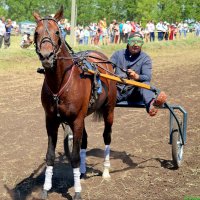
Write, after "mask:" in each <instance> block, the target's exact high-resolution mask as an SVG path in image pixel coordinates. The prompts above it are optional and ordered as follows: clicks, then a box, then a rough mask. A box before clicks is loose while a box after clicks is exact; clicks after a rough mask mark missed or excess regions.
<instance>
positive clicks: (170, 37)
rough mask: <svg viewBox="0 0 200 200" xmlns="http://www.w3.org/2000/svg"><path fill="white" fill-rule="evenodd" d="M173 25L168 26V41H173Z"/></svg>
mask: <svg viewBox="0 0 200 200" xmlns="http://www.w3.org/2000/svg"><path fill="white" fill-rule="evenodd" d="M174 31H175V24H171V25H170V26H169V40H173V39H174Z"/></svg>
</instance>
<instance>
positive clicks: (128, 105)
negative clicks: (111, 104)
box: [116, 101, 188, 145]
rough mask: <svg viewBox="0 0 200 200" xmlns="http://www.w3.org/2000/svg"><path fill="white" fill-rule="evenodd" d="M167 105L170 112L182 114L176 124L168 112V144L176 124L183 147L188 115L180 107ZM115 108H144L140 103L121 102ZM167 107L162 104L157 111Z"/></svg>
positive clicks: (170, 141) (170, 142) (142, 103)
mask: <svg viewBox="0 0 200 200" xmlns="http://www.w3.org/2000/svg"><path fill="white" fill-rule="evenodd" d="M167 105H168V107H169V108H170V109H171V110H172V111H174V110H179V111H180V112H181V113H182V121H178V122H177V121H176V119H175V117H174V115H173V114H172V112H170V110H169V112H170V117H169V136H170V139H169V144H172V132H173V128H174V123H177V125H178V123H179V125H180V128H181V130H179V133H180V135H181V137H182V139H183V145H184V144H185V143H186V138H187V133H186V130H187V118H188V114H187V112H186V110H185V109H184V108H183V107H182V106H180V105H170V104H167ZM116 107H124V108H145V104H144V102H142V101H140V102H128V101H121V102H119V103H117V104H116ZM168 107H167V106H166V105H165V104H164V105H163V107H161V108H159V109H168ZM174 114H175V113H174ZM175 116H176V115H175Z"/></svg>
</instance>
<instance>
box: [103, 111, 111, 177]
mask: <svg viewBox="0 0 200 200" xmlns="http://www.w3.org/2000/svg"><path fill="white" fill-rule="evenodd" d="M113 117H114V111H112V112H105V113H104V123H105V128H104V132H103V138H104V144H105V150H104V164H103V165H104V169H103V175H102V176H103V178H104V179H106V180H109V179H110V173H109V170H110V143H111V133H112V125H113Z"/></svg>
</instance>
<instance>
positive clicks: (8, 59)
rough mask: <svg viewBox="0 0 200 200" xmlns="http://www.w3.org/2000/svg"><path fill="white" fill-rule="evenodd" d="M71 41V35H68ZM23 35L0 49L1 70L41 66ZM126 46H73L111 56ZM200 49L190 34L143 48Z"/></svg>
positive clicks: (159, 51) (199, 41)
mask: <svg viewBox="0 0 200 200" xmlns="http://www.w3.org/2000/svg"><path fill="white" fill-rule="evenodd" d="M67 41H68V42H69V36H68V37H67ZM20 42H21V36H12V37H11V46H10V48H8V49H4V48H3V47H2V48H1V49H0V71H1V72H3V71H8V70H9V71H13V70H14V71H16V70H17V71H18V70H21V71H23V70H27V69H36V68H37V67H38V66H40V65H41V64H40V62H39V59H38V57H37V55H36V53H35V48H34V46H33V45H32V46H31V47H30V48H28V49H22V48H21V47H20ZM123 48H126V44H110V45H100V46H94V45H77V46H75V47H73V50H74V51H75V52H78V51H85V50H97V51H100V52H103V53H104V54H105V55H107V56H108V57H110V56H111V55H112V53H113V52H114V51H116V50H119V49H123ZM191 48H193V49H200V37H194V35H193V34H189V35H188V38H187V39H177V40H173V41H161V42H158V41H155V42H151V43H150V42H148V43H145V44H144V46H143V50H144V51H145V52H147V53H148V54H150V55H151V56H155V57H156V56H159V55H160V54H162V53H165V52H171V51H180V52H181V51H183V50H184V49H191Z"/></svg>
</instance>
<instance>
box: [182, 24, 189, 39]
mask: <svg viewBox="0 0 200 200" xmlns="http://www.w3.org/2000/svg"><path fill="white" fill-rule="evenodd" d="M187 32H188V23H187V21H185V22H184V23H183V35H184V38H185V39H186V37H187Z"/></svg>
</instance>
